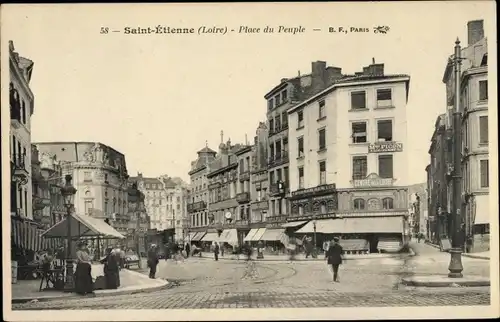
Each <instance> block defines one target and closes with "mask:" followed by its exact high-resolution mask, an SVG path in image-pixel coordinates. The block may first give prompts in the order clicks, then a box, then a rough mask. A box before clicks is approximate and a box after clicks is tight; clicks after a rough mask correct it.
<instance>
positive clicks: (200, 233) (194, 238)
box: [191, 231, 206, 241]
mask: <svg viewBox="0 0 500 322" xmlns="http://www.w3.org/2000/svg"><path fill="white" fill-rule="evenodd" d="M205 234H206V232H204V231H200V232H197V233H195V235H194V236H193V238H191V240H192V241H200V240H201V239H202V238H203V236H205Z"/></svg>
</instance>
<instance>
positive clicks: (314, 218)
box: [312, 214, 316, 258]
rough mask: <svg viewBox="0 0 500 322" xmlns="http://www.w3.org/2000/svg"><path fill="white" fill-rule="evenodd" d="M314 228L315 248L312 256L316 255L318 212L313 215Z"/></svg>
mask: <svg viewBox="0 0 500 322" xmlns="http://www.w3.org/2000/svg"><path fill="white" fill-rule="evenodd" d="M313 228H314V248H313V253H312V256H313V258H315V257H316V214H314V215H313Z"/></svg>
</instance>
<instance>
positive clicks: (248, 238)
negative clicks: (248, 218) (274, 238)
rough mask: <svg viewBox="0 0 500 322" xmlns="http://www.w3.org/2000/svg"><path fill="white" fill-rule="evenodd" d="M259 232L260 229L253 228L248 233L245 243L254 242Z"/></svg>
mask: <svg viewBox="0 0 500 322" xmlns="http://www.w3.org/2000/svg"><path fill="white" fill-rule="evenodd" d="M258 231H259V228H252V229H250V231H249V232H248V234H247V235H246V236H245V238H244V239H243V241H252V238H253V237H254V236H255V234H256V233H257V232H258Z"/></svg>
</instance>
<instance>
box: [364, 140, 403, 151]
mask: <svg viewBox="0 0 500 322" xmlns="http://www.w3.org/2000/svg"><path fill="white" fill-rule="evenodd" d="M401 151H403V143H399V142H375V143H370V145H369V146H368V152H369V153H380V152H401Z"/></svg>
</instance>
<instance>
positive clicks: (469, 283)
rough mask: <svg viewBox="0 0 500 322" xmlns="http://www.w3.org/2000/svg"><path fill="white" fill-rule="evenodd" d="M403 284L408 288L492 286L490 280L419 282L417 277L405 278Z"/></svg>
mask: <svg viewBox="0 0 500 322" xmlns="http://www.w3.org/2000/svg"><path fill="white" fill-rule="evenodd" d="M401 283H402V284H403V285H406V286H416V287H460V286H461V287H480V286H490V284H491V283H490V281H489V280H486V279H485V280H462V281H454V280H453V279H450V280H449V281H418V280H415V277H405V278H403V279H402V280H401Z"/></svg>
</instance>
